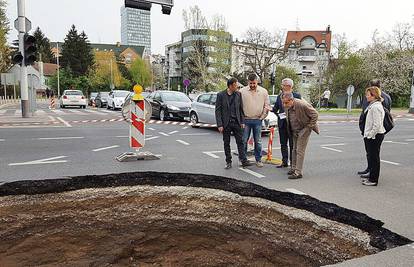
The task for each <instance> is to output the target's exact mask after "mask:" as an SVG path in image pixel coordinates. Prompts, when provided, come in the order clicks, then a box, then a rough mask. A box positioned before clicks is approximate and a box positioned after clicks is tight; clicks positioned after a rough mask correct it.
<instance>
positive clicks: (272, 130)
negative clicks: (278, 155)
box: [266, 127, 275, 161]
mask: <svg viewBox="0 0 414 267" xmlns="http://www.w3.org/2000/svg"><path fill="white" fill-rule="evenodd" d="M274 134H275V128H273V127H271V128H270V135H269V143H268V144H267V158H266V160H267V161H271V160H272V149H273V136H274Z"/></svg>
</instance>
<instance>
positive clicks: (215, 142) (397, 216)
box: [0, 106, 414, 266]
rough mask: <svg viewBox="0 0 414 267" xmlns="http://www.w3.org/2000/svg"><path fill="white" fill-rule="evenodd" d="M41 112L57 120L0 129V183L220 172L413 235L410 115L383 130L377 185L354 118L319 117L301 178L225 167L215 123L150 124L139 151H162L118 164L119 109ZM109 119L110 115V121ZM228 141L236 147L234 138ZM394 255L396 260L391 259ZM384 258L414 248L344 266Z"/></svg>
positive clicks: (123, 137) (403, 255)
mask: <svg viewBox="0 0 414 267" xmlns="http://www.w3.org/2000/svg"><path fill="white" fill-rule="evenodd" d="M42 107H43V108H44V107H45V106H42ZM7 109H8V110H10V109H13V108H12V107H8V108H7ZM0 110H1V109H0ZM44 112H45V113H47V114H46V115H47V116H48V117H52V118H55V119H56V118H57V117H59V118H60V119H61V120H58V121H59V123H56V124H50V125H42V126H37V127H32V126H30V128H26V127H21V126H17V125H16V126H7V127H3V128H0V183H4V182H9V181H16V180H31V179H54V178H62V177H66V176H76V175H85V174H107V173H119V172H130V171H163V172H189V173H205V174H213V175H221V176H226V177H232V178H235V179H240V180H244V181H250V182H254V183H257V184H260V185H262V186H266V187H269V188H273V189H277V190H282V191H290V192H295V193H303V194H308V195H311V196H313V197H316V198H318V199H320V200H323V201H327V202H332V203H335V204H338V205H340V206H343V207H346V208H349V209H353V210H357V211H360V212H363V213H366V214H368V215H369V216H371V217H373V218H376V219H380V220H382V221H383V222H385V227H386V228H388V229H390V230H392V231H395V232H397V233H399V234H401V235H404V236H406V237H408V238H410V239H413V240H414V224H413V222H414V201H413V200H414V196H413V192H414V190H413V189H414V175H413V173H414V153H413V150H414V121H413V120H412V119H407V118H400V119H398V120H397V126H396V128H395V129H394V130H393V131H392V132H391V133H389V134H388V135H387V136H386V138H385V142H384V144H383V147H382V153H381V159H382V160H383V162H382V163H381V164H382V165H381V177H380V181H379V185H378V186H377V187H365V186H362V185H361V182H360V178H359V177H358V176H357V175H356V172H357V171H358V170H362V169H364V168H365V164H366V159H365V152H364V147H363V142H362V138H361V136H360V134H359V132H358V127H357V124H356V123H355V122H338V123H336V122H332V121H331V122H321V129H322V132H321V134H320V135H316V134H312V136H311V138H310V142H309V145H308V148H307V151H306V160H305V168H304V178H303V179H299V180H289V179H287V175H286V172H287V170H286V169H282V170H281V169H277V168H275V166H272V165H265V166H264V167H263V168H258V167H256V166H252V167H249V168H248V169H247V170H246V169H240V168H239V167H238V166H237V159H233V168H232V169H230V170H224V168H223V167H224V163H225V162H224V153H223V143H222V137H221V135H220V134H219V133H218V132H217V131H216V129H214V128H192V127H191V126H189V125H187V124H184V125H181V124H182V123H180V122H169V124H157V123H151V124H148V125H147V127H146V133H147V135H146V146H145V148H144V149H143V150H142V151H150V152H152V153H154V154H158V155H161V159H160V160H155V161H138V162H123V163H121V162H118V161H116V160H115V157H116V156H117V155H119V154H121V153H123V152H129V151H131V150H130V148H129V146H128V134H129V126H128V124H127V123H125V122H122V121H117V119H118V118H119V117H120V112H119V111H106V110H105V111H102V114H100V113H101V112H100V111H99V110H92V112H91V110H87V111H83V110H77V109H76V110H75V109H74V110H63V111H62V112H58V114H55V113H53V112H52V113H50V111H49V110H47V109H44ZM2 113H3V116H6V115H10V114H11V113H12V112H10V111H7V112H1V111H0V117H1V115H2ZM49 113H50V114H49ZM43 115H44V116H46V115H45V114H43ZM111 119H112V120H113V121H109V120H111ZM101 120H105V121H103V122H101ZM74 121H75V122H76V123H73V122H74ZM82 121H84V122H82ZM173 124H174V125H173ZM267 142H268V137H264V138H263V144H264V147H266V145H267ZM274 143H275V144H274V148H273V154H274V156H275V157H278V156H279V155H280V152H279V146H278V139H277V138H275V141H274ZM232 148H233V149H236V145H235V142H234V140H232ZM393 252H394V254H393ZM384 255H385V256H384ZM390 255H391V256H390ZM392 255H395V257H397V259H393V260H391V258H394V256H392ZM390 257H391V258H390ZM388 263H390V264H392V266H414V247H411V246H405V247H403V248H397V249H395V250H391V251H387V252H384V254H383V253H380V254H378V255H374V256H370V257H366V259H365V258H363V259H358V260H356V261H351V262H349V263H344V264H345V265H344V266H358V265H359V266H361V264H363V265H364V266H391V265H388ZM396 263H397V264H396ZM347 264H350V265H347Z"/></svg>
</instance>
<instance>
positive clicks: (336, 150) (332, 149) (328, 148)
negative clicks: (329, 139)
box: [321, 146, 343, 153]
mask: <svg viewBox="0 0 414 267" xmlns="http://www.w3.org/2000/svg"><path fill="white" fill-rule="evenodd" d="M321 148H323V149H327V150H331V151H335V152H339V153H341V152H343V151H342V150H339V149H335V148H330V147H325V146H321Z"/></svg>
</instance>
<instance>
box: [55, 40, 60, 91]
mask: <svg viewBox="0 0 414 267" xmlns="http://www.w3.org/2000/svg"><path fill="white" fill-rule="evenodd" d="M56 50H57V56H56V63H57V95H58V98H59V97H60V76H59V69H60V65H59V55H60V53H59V42H56Z"/></svg>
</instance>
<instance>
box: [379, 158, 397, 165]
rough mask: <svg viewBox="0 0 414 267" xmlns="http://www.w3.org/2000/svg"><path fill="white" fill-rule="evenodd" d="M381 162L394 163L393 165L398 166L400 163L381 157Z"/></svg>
mask: <svg viewBox="0 0 414 267" xmlns="http://www.w3.org/2000/svg"><path fill="white" fill-rule="evenodd" d="M381 162H384V163H388V164H391V165H395V166H400V165H401V164H400V163H397V162H392V161H388V160H383V159H382V160H381Z"/></svg>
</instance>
